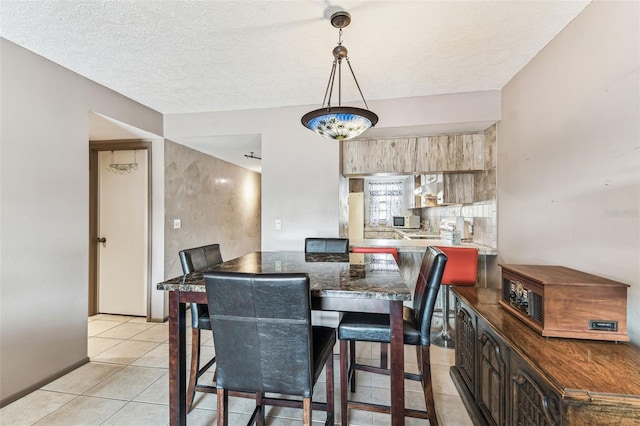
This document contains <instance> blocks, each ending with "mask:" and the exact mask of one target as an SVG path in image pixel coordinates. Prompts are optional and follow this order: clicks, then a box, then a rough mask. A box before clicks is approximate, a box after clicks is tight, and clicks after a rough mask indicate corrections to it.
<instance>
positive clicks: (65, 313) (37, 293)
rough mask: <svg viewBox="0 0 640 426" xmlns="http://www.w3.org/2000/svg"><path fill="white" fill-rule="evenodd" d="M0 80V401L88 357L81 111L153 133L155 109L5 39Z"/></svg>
mask: <svg viewBox="0 0 640 426" xmlns="http://www.w3.org/2000/svg"><path fill="white" fill-rule="evenodd" d="M0 84H1V91H0V104H1V105H2V109H1V111H0V114H1V115H0V117H1V129H0V139H1V154H2V156H1V157H0V185H1V205H0V234H1V235H0V260H1V271H0V277H1V282H0V400H1V401H2V403H5V402H8V401H9V400H11V399H13V398H14V397H16V396H17V395H19V394H20V393H21V392H23V391H24V390H25V389H28V388H30V387H32V386H37V385H38V384H39V383H42V382H43V381H46V380H47V379H49V378H50V377H52V376H55V375H57V374H58V373H60V372H61V371H64V370H65V369H68V368H70V367H72V366H74V365H77V364H78V363H82V362H84V361H85V360H86V357H87V307H88V300H87V299H88V294H87V288H88V287H87V279H88V243H89V241H88V235H89V234H88V230H89V229H88V227H89V224H88V207H89V199H88V196H89V166H88V159H89V143H88V134H89V129H88V117H89V111H90V110H91V111H96V112H100V113H102V114H104V115H107V116H110V117H114V118H116V119H118V120H120V121H123V122H126V123H128V124H131V125H134V126H136V127H138V128H141V129H144V130H146V131H149V132H152V133H155V134H161V133H162V116H161V115H160V114H159V113H157V112H155V111H153V110H151V109H148V108H146V107H144V106H142V105H140V104H137V103H135V102H133V101H131V100H130V99H128V98H125V97H123V96H121V95H118V94H117V93H115V92H113V91H111V90H109V89H106V88H104V87H102V86H99V85H98V84H95V83H93V82H90V81H89V80H87V79H85V78H83V77H80V76H78V75H77V74H74V73H72V72H70V71H68V70H66V69H64V68H62V67H60V66H58V65H56V64H54V63H52V62H49V61H47V60H45V59H43V58H42V57H40V56H37V55H35V54H33V53H31V52H29V51H27V50H25V49H22V48H20V47H18V46H16V45H15V44H13V43H10V42H8V41H6V40H4V39H0ZM154 163H155V162H154ZM160 170H162V168H160Z"/></svg>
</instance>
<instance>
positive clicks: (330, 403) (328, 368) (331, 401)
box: [325, 354, 335, 424]
mask: <svg viewBox="0 0 640 426" xmlns="http://www.w3.org/2000/svg"><path fill="white" fill-rule="evenodd" d="M325 377H326V379H325V388H326V397H327V419H330V422H331V424H333V423H334V421H333V419H334V415H335V395H334V388H333V384H334V374H333V354H331V355H330V356H329V357H328V358H327V363H326V364H325Z"/></svg>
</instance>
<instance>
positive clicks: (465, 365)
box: [456, 308, 476, 394]
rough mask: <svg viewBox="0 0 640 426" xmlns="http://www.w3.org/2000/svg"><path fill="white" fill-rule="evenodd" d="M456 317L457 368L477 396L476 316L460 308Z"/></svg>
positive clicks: (470, 389)
mask: <svg viewBox="0 0 640 426" xmlns="http://www.w3.org/2000/svg"><path fill="white" fill-rule="evenodd" d="M456 315H457V319H456V326H457V330H456V348H457V349H456V367H457V368H458V370H459V372H460V376H461V377H462V379H463V380H464V382H465V385H466V386H467V388H468V389H469V391H470V392H471V393H472V394H475V382H476V366H475V359H476V357H475V353H476V347H475V341H476V338H475V337H476V330H475V325H474V322H475V321H474V316H472V315H471V314H470V313H469V312H468V311H467V310H465V309H464V308H458V309H457V314H456Z"/></svg>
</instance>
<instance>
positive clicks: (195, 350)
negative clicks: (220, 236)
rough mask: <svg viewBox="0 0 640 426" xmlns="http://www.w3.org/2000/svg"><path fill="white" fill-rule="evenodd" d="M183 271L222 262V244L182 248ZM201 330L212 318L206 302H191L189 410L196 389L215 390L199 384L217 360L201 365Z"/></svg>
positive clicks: (205, 328)
mask: <svg viewBox="0 0 640 426" xmlns="http://www.w3.org/2000/svg"><path fill="white" fill-rule="evenodd" d="M179 256H180V264H181V265H182V272H183V273H184V274H190V273H192V272H198V271H202V270H205V269H207V268H209V267H212V266H215V265H218V264H220V263H222V254H221V252H220V244H209V245H206V246H202V247H194V248H190V249H186V250H182V251H180V253H179ZM200 330H211V320H210V319H209V310H208V309H207V305H206V304H198V303H191V333H192V334H191V369H190V372H189V385H188V387H187V411H191V409H192V408H193V400H194V398H195V393H196V391H209V392H213V391H214V387H213V386H207V385H199V384H198V379H199V378H200V376H202V374H203V373H204V372H205V371H207V370H208V369H209V368H211V366H212V365H213V364H214V363H215V362H216V357H215V356H214V357H213V358H211V359H210V360H209V361H207V362H206V363H205V364H204V366H202V367H200V334H201V333H200Z"/></svg>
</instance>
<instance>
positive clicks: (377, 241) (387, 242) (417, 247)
mask: <svg viewBox="0 0 640 426" xmlns="http://www.w3.org/2000/svg"><path fill="white" fill-rule="evenodd" d="M349 245H350V247H351V248H353V247H396V248H397V249H398V251H399V252H401V253H402V252H424V251H425V250H426V248H427V247H429V246H445V247H473V248H475V249H478V254H479V255H480V256H495V255H497V254H498V249H495V248H493V247H488V246H483V245H480V244H474V243H470V242H462V243H461V244H458V245H453V244H451V242H450V241H445V240H435V239H430V238H428V239H425V238H420V239H415V240H394V239H382V238H373V239H362V240H355V239H352V240H350V241H349Z"/></svg>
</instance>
